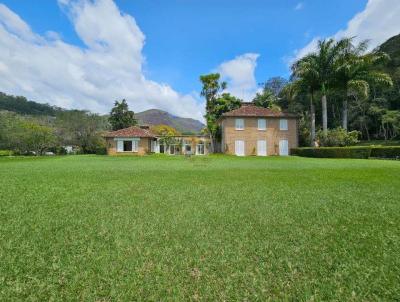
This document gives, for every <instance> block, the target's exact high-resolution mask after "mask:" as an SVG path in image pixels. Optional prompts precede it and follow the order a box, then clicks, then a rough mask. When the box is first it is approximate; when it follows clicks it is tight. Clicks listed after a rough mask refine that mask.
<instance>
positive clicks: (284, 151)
mask: <svg viewBox="0 0 400 302" xmlns="http://www.w3.org/2000/svg"><path fill="white" fill-rule="evenodd" d="M279 155H283V156H286V155H289V144H288V141H287V139H281V140H280V141H279Z"/></svg>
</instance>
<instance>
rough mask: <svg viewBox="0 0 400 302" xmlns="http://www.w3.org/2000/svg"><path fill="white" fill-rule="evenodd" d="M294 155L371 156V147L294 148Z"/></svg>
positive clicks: (320, 156)
mask: <svg viewBox="0 0 400 302" xmlns="http://www.w3.org/2000/svg"><path fill="white" fill-rule="evenodd" d="M291 154H292V155H297V156H303V157H318V158H369V156H370V155H371V148H370V147H319V148H312V147H309V148H293V149H291Z"/></svg>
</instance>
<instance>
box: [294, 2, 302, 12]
mask: <svg viewBox="0 0 400 302" xmlns="http://www.w3.org/2000/svg"><path fill="white" fill-rule="evenodd" d="M303 8H304V3H303V2H299V3H297V4H296V6H295V7H294V10H302V9H303Z"/></svg>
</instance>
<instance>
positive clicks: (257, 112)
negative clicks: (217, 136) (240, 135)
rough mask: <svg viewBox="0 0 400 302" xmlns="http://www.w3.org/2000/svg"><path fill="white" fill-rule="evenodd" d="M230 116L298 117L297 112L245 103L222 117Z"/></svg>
mask: <svg viewBox="0 0 400 302" xmlns="http://www.w3.org/2000/svg"><path fill="white" fill-rule="evenodd" d="M229 116H243V117H246V116H249V117H251V116H254V117H257V116H265V117H293V118H295V117H297V115H296V114H293V113H288V112H282V111H274V110H271V109H268V108H263V107H258V106H255V105H251V104H243V105H242V107H240V108H238V109H235V110H231V111H228V112H225V113H224V114H222V117H229Z"/></svg>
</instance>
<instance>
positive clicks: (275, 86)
mask: <svg viewBox="0 0 400 302" xmlns="http://www.w3.org/2000/svg"><path fill="white" fill-rule="evenodd" d="M287 84H288V81H287V80H286V79H285V78H282V77H279V76H278V77H272V78H270V79H268V80H267V82H265V83H262V86H263V90H269V91H271V92H272V93H273V94H274V95H275V96H278V95H279V94H280V93H281V91H282V90H283V88H284V87H285V86H286V85H287Z"/></svg>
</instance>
